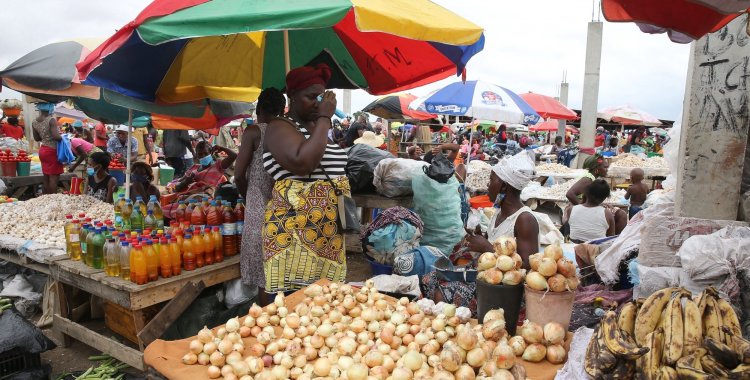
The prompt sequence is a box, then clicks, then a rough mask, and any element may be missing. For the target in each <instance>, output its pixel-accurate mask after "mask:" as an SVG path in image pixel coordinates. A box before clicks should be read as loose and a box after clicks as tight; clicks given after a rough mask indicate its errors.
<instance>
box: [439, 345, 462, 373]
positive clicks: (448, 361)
mask: <svg viewBox="0 0 750 380" xmlns="http://www.w3.org/2000/svg"><path fill="white" fill-rule="evenodd" d="M462 361H463V359H461V354H460V353H459V351H458V347H455V346H453V345H447V346H443V351H441V352H440V365H441V366H442V367H443V369H445V370H447V371H451V372H453V371H455V370H457V369H458V366H460V365H461V362H462Z"/></svg>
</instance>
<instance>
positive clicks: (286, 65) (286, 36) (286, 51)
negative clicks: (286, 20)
mask: <svg viewBox="0 0 750 380" xmlns="http://www.w3.org/2000/svg"><path fill="white" fill-rule="evenodd" d="M284 69H285V70H286V72H287V73H288V72H289V71H290V70H291V69H292V63H291V59H290V58H289V31H288V30H284Z"/></svg>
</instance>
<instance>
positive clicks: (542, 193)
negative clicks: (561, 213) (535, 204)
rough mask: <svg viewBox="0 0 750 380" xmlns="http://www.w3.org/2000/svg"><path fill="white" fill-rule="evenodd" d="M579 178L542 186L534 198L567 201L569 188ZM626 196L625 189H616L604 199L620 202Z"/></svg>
mask: <svg viewBox="0 0 750 380" xmlns="http://www.w3.org/2000/svg"><path fill="white" fill-rule="evenodd" d="M576 182H578V180H575V179H574V180H570V181H566V182H562V183H556V184H554V185H552V186H550V187H540V188H538V190H536V192H535V193H534V195H533V198H539V199H553V200H561V201H565V200H567V199H568V198H567V197H566V195H567V193H568V190H570V188H571V187H573V185H575V183H576ZM624 196H625V190H622V189H620V190H615V191H612V192H610V194H609V197H607V199H605V200H604V204H619V203H620V202H621V201H622V198H623V197H624Z"/></svg>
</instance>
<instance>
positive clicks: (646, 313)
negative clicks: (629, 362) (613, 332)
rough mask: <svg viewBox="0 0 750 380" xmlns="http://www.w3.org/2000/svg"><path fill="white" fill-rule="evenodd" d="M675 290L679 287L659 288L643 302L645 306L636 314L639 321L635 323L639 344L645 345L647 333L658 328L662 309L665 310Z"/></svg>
mask: <svg viewBox="0 0 750 380" xmlns="http://www.w3.org/2000/svg"><path fill="white" fill-rule="evenodd" d="M675 291H677V288H665V289H661V290H658V291H656V292H654V293H653V294H651V295H650V296H648V298H646V301H644V302H643V306H641V308H640V309H638V313H637V314H636V321H638V323H636V324H635V328H634V332H635V334H634V337H635V341H636V342H637V343H638V345H640V346H643V345H644V344H646V334H648V333H650V332H652V331H654V330H655V329H656V326H657V325H658V324H659V320H660V319H661V313H662V310H664V307H666V305H667V303H668V302H669V300H670V299H671V298H672V293H674V292H675Z"/></svg>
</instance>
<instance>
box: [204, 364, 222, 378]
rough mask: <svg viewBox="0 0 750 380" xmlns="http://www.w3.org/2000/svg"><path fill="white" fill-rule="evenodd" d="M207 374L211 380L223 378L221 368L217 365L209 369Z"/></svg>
mask: <svg viewBox="0 0 750 380" xmlns="http://www.w3.org/2000/svg"><path fill="white" fill-rule="evenodd" d="M207 372H208V378H209V379H218V378H219V377H221V368H219V367H217V366H215V365H212V366H210V367H208V370H207Z"/></svg>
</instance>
